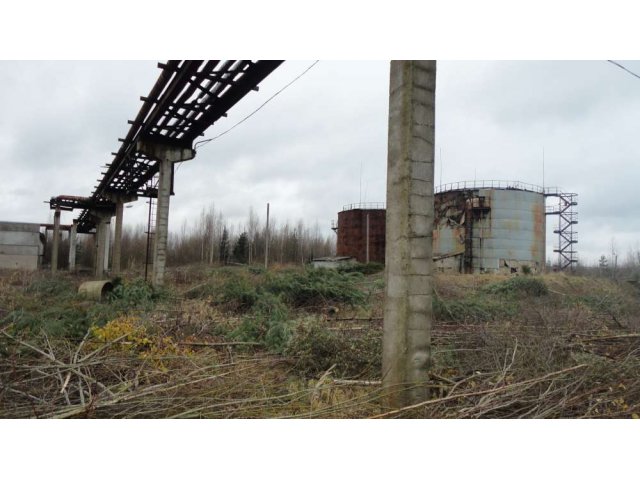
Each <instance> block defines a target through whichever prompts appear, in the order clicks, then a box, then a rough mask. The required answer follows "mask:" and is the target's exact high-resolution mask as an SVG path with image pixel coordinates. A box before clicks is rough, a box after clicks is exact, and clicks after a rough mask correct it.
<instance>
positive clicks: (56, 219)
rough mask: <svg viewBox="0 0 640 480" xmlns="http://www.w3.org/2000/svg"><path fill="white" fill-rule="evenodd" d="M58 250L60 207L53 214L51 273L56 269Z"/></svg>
mask: <svg viewBox="0 0 640 480" xmlns="http://www.w3.org/2000/svg"><path fill="white" fill-rule="evenodd" d="M59 250H60V209H59V208H56V211H55V213H54V214H53V245H51V273H56V272H57V271H58V251H59Z"/></svg>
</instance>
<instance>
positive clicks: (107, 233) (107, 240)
mask: <svg viewBox="0 0 640 480" xmlns="http://www.w3.org/2000/svg"><path fill="white" fill-rule="evenodd" d="M104 221H105V225H104V264H103V265H104V271H105V272H108V271H109V249H110V248H111V217H109V218H106V219H105V220H104Z"/></svg>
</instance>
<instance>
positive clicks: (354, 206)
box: [342, 202, 386, 212]
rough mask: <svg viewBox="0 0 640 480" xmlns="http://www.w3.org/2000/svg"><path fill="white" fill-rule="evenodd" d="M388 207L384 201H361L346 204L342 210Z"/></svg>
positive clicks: (381, 208)
mask: <svg viewBox="0 0 640 480" xmlns="http://www.w3.org/2000/svg"><path fill="white" fill-rule="evenodd" d="M385 208H386V206H385V203H384V202H360V203H350V204H349V205H344V206H343V207H342V211H343V212H345V211H347V210H384V209H385Z"/></svg>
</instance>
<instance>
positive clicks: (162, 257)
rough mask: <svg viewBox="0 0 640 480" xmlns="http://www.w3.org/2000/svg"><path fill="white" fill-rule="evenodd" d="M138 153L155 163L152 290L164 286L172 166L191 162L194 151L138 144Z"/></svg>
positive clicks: (159, 145)
mask: <svg viewBox="0 0 640 480" xmlns="http://www.w3.org/2000/svg"><path fill="white" fill-rule="evenodd" d="M136 147H137V150H138V152H141V153H144V154H146V155H147V156H149V157H151V158H154V159H155V160H157V161H158V167H159V174H160V175H159V179H158V201H157V204H156V231H155V235H154V242H153V273H152V275H151V283H152V284H153V286H154V287H161V286H162V285H164V271H165V266H166V264H167V239H168V237H169V202H170V199H171V186H172V184H173V164H174V163H177V162H183V161H186V160H191V159H192V158H194V157H195V150H193V149H192V148H191V147H183V146H174V145H162V144H159V143H153V142H147V141H143V140H140V141H138V143H137V145H136Z"/></svg>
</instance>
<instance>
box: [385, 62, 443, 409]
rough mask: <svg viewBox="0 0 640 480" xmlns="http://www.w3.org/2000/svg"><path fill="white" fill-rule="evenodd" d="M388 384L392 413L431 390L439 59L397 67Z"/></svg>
mask: <svg viewBox="0 0 640 480" xmlns="http://www.w3.org/2000/svg"><path fill="white" fill-rule="evenodd" d="M390 80H391V81H390V89H389V142H388V159H387V212H386V252H385V255H386V268H385V307H384V333H383V357H382V368H383V372H382V383H383V387H384V388H385V389H386V393H387V394H388V397H387V399H388V404H389V406H391V407H401V406H405V405H410V404H414V403H418V402H420V401H424V400H426V399H427V398H428V395H429V392H428V388H427V386H426V384H427V382H428V379H429V377H428V369H429V367H430V363H431V322H432V305H431V301H432V291H433V286H432V268H433V260H432V232H433V215H434V211H433V171H434V167H433V161H434V141H435V87H436V62H435V61H392V62H391V69H390Z"/></svg>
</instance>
